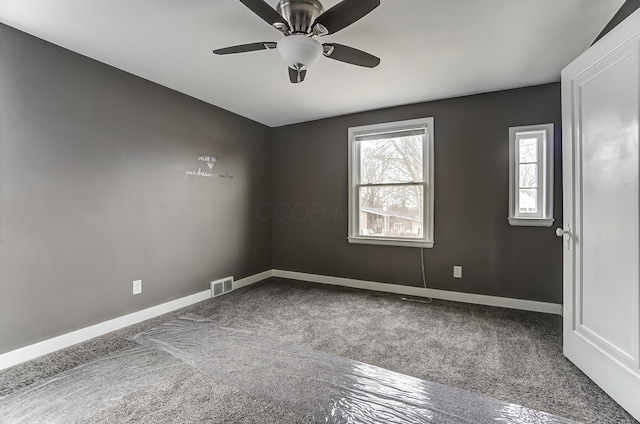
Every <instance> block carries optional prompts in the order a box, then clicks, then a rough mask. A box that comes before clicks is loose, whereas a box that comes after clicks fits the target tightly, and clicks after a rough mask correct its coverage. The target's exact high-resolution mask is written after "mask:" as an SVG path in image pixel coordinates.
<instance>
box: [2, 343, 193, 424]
mask: <svg viewBox="0 0 640 424" xmlns="http://www.w3.org/2000/svg"><path fill="white" fill-rule="evenodd" d="M180 369H188V366H187V365H186V364H184V362H182V361H179V360H178V359H176V358H174V357H172V356H171V355H169V354H167V353H165V352H163V351H161V350H156V349H149V348H146V347H143V346H134V347H131V348H126V349H123V350H120V351H118V352H115V353H113V354H110V355H108V356H105V357H104V358H100V359H97V360H95V361H92V362H89V363H87V364H83V365H79V366H77V367H75V368H72V369H70V370H68V371H65V372H62V373H60V374H58V375H56V376H54V377H51V378H49V379H47V380H45V381H44V382H42V383H39V384H34V385H32V386H28V387H25V388H24V389H22V390H19V391H17V392H14V393H12V394H10V395H7V396H5V397H3V398H0V423H7V424H9V423H10V424H22V423H29V424H32V423H79V422H84V421H86V420H88V419H89V418H91V417H92V416H93V415H94V414H95V413H96V412H99V411H101V410H104V409H106V408H109V407H111V406H114V405H116V404H117V403H118V401H120V400H121V399H122V398H123V397H125V396H127V395H129V394H131V393H135V392H137V391H138V390H141V389H143V388H144V387H147V386H149V385H152V384H156V383H159V382H161V381H162V380H163V379H165V378H167V377H169V376H170V375H172V374H174V373H175V372H179V370H180Z"/></svg>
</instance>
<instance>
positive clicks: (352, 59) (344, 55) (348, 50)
mask: <svg viewBox="0 0 640 424" xmlns="http://www.w3.org/2000/svg"><path fill="white" fill-rule="evenodd" d="M322 46H323V47H324V55H325V56H326V57H328V58H330V59H334V60H338V61H340V62H345V63H350V64H352V65H358V66H364V67H366V68H375V67H376V66H378V65H379V64H380V59H379V58H377V57H375V56H374V55H372V54H369V53H367V52H363V51H362V50H358V49H354V48H353V47H349V46H343V45H342V44H335V43H326V44H323V45H322Z"/></svg>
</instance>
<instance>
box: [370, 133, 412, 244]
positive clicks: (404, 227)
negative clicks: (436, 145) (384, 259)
mask: <svg viewBox="0 0 640 424" xmlns="http://www.w3.org/2000/svg"><path fill="white" fill-rule="evenodd" d="M423 137H424V135H410V136H403V137H396V138H385V139H374V140H365V141H360V182H361V184H362V186H360V218H361V219H360V234H361V235H373V236H376V235H377V236H383V237H408V238H421V237H422V236H423V222H424V188H423V185H422V183H423V182H424V176H423V157H424V155H423Z"/></svg>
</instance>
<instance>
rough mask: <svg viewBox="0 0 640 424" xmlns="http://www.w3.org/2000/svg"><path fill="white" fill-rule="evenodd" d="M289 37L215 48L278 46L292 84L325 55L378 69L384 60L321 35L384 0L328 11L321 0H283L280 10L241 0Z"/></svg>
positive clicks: (355, 1) (350, 2) (358, 0)
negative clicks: (322, 41) (326, 41)
mask: <svg viewBox="0 0 640 424" xmlns="http://www.w3.org/2000/svg"><path fill="white" fill-rule="evenodd" d="M240 2H241V3H242V4H244V5H245V6H247V7H248V8H249V9H251V11H252V12H253V13H255V14H256V15H258V16H259V17H260V18H262V19H263V20H264V21H266V22H267V23H268V24H270V25H271V26H273V27H274V28H275V29H277V30H278V31H280V32H282V33H283V34H284V35H285V37H284V38H283V39H281V40H280V41H278V42H268V41H263V42H258V43H250V44H242V45H239V46H233V47H225V48H222V49H217V50H214V51H213V52H214V53H215V54H219V55H227V54H234V53H246V52H252V51H258V50H272V49H277V50H278V52H279V53H280V56H282V59H283V60H284V62H285V63H286V64H287V66H288V67H289V79H290V80H291V82H292V83H294V84H296V83H300V82H302V81H304V78H305V76H306V74H307V70H308V69H309V68H310V67H311V66H312V65H313V64H314V63H316V62H317V61H318V59H319V58H320V56H322V55H324V56H326V57H328V58H330V59H334V60H338V61H340V62H345V63H349V64H352V65H358V66H364V67H367V68H375V67H376V66H378V65H379V64H380V59H379V58H377V57H375V56H373V55H371V54H369V53H366V52H363V51H361V50H358V49H354V48H353V47H349V46H344V45H342V44H336V43H324V44H321V43H320V42H319V41H318V40H317V38H318V37H322V36H325V35H328V34H335V33H336V32H338V31H340V30H341V29H344V28H346V27H348V26H349V25H351V24H353V23H354V22H356V21H358V20H360V19H361V18H363V17H364V16H365V15H367V14H368V13H369V12H371V11H372V10H373V9H375V8H376V7H378V6H380V0H342V1H341V2H340V3H338V4H336V5H335V6H333V7H332V8H331V9H329V10H327V11H326V12H325V11H324V7H323V6H322V3H320V1H319V0H280V2H279V3H278V5H277V7H276V9H274V8H272V7H271V6H269V4H267V3H266V2H265V0H240Z"/></svg>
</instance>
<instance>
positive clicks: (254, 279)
mask: <svg viewBox="0 0 640 424" xmlns="http://www.w3.org/2000/svg"><path fill="white" fill-rule="evenodd" d="M271 277H273V270H272V269H270V270H268V271H264V272H261V273H260V274H255V275H251V276H249V277H246V278H243V279H241V280H236V281H234V282H233V289H234V290H235V289H239V288H242V287H246V286H250V285H251V284H255V283H259V282H260V281H262V280H266V279H267V278H271Z"/></svg>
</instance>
